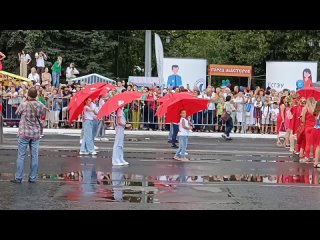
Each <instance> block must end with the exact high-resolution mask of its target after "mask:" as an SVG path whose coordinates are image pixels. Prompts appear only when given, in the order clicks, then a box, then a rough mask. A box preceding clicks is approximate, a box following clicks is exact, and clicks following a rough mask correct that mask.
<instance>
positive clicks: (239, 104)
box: [234, 97, 244, 112]
mask: <svg viewBox="0 0 320 240" xmlns="http://www.w3.org/2000/svg"><path fill="white" fill-rule="evenodd" d="M234 102H235V103H236V106H237V109H236V110H237V112H243V109H244V102H243V99H242V97H237V98H236V99H235V100H234Z"/></svg>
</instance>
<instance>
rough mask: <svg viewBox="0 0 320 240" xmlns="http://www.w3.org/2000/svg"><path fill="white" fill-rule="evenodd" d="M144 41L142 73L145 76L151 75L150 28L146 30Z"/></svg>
mask: <svg viewBox="0 0 320 240" xmlns="http://www.w3.org/2000/svg"><path fill="white" fill-rule="evenodd" d="M145 41H146V42H145V63H144V64H145V65H144V74H145V77H151V30H146V38H145Z"/></svg>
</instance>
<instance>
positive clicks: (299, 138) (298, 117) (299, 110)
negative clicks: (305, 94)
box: [293, 98, 307, 158]
mask: <svg viewBox="0 0 320 240" xmlns="http://www.w3.org/2000/svg"><path fill="white" fill-rule="evenodd" d="M306 101H307V100H306V99H305V98H301V99H300V101H299V105H298V107H297V108H296V116H295V118H296V119H295V123H294V124H296V125H295V126H294V127H293V128H294V129H296V130H295V131H296V132H295V133H296V134H297V146H296V153H300V158H303V156H304V147H305V145H306V139H305V137H304V134H301V135H298V134H300V133H298V128H299V126H300V125H301V124H302V122H301V117H302V109H303V107H304V106H305V104H306ZM301 146H304V147H303V149H302V151H300V148H301Z"/></svg>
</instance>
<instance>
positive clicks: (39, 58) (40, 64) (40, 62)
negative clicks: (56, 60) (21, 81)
mask: <svg viewBox="0 0 320 240" xmlns="http://www.w3.org/2000/svg"><path fill="white" fill-rule="evenodd" d="M35 58H36V62H37V64H36V67H37V73H38V74H39V76H40V83H41V82H42V78H41V77H42V73H43V72H44V68H45V62H44V61H45V60H47V59H48V57H47V55H46V54H45V53H44V52H43V51H40V52H39V53H36V54H35Z"/></svg>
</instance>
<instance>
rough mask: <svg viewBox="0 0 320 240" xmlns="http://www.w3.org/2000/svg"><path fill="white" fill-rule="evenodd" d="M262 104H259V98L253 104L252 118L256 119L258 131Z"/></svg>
mask: <svg viewBox="0 0 320 240" xmlns="http://www.w3.org/2000/svg"><path fill="white" fill-rule="evenodd" d="M261 108H262V102H261V97H260V96H258V97H257V101H256V102H255V103H254V112H253V115H254V118H255V119H256V126H257V127H258V129H260V124H261V117H262V111H261Z"/></svg>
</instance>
